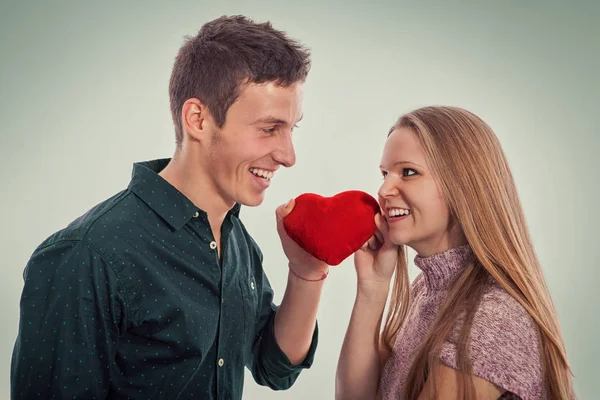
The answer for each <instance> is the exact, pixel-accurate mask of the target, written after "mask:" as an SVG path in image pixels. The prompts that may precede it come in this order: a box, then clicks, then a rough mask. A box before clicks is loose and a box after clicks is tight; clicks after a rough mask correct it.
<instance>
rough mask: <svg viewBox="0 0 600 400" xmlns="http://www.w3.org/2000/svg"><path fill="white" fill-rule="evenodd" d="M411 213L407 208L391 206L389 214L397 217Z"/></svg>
mask: <svg viewBox="0 0 600 400" xmlns="http://www.w3.org/2000/svg"><path fill="white" fill-rule="evenodd" d="M409 214H410V210H407V209H406V208H390V209H389V210H388V215H389V216H390V217H397V216H400V215H409Z"/></svg>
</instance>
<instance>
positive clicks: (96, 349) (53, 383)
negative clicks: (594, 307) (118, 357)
mask: <svg viewBox="0 0 600 400" xmlns="http://www.w3.org/2000/svg"><path fill="white" fill-rule="evenodd" d="M24 280H25V285H24V288H23V292H22V296H21V303H20V322H19V333H18V336H17V340H16V343H15V347H14V350H13V356H12V365H11V397H12V398H13V399H29V398H36V399H37V398H61V399H73V398H86V399H93V398H95V399H104V398H106V396H107V393H108V389H109V381H110V378H109V377H110V371H111V369H112V368H113V366H114V361H113V360H114V358H115V357H114V356H115V353H116V347H117V338H118V336H119V331H120V329H123V328H122V327H121V326H120V325H121V324H122V320H123V319H124V317H125V311H124V310H125V308H124V302H123V301H122V298H121V296H120V295H119V291H118V288H117V285H118V282H117V278H116V276H115V274H114V272H113V270H112V268H111V267H110V265H109V264H108V263H107V262H105V261H104V260H103V259H102V257H101V255H100V254H99V253H97V252H96V251H94V250H92V249H90V248H89V247H88V246H87V245H86V244H84V243H82V242H81V241H75V240H73V241H70V240H63V241H59V242H57V243H54V244H50V245H46V246H44V247H40V248H38V249H37V250H36V251H35V252H34V254H33V255H32V257H31V259H30V260H29V262H28V264H27V266H26V268H25V273H24Z"/></svg>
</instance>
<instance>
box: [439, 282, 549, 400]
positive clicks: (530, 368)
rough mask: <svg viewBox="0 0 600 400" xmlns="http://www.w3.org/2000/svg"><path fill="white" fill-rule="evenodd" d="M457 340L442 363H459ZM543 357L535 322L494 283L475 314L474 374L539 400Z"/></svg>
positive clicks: (472, 339) (471, 345)
mask: <svg viewBox="0 0 600 400" xmlns="http://www.w3.org/2000/svg"><path fill="white" fill-rule="evenodd" d="M456 333H457V332H455V334H456ZM456 338H457V337H456V336H454V340H451V341H450V342H449V343H446V344H445V345H444V348H443V350H442V361H443V362H444V363H446V364H448V365H449V366H451V367H453V368H456V367H457V364H458V363H457V361H458V360H457V358H458V355H457V343H456ZM541 354H542V351H541V347H540V340H539V330H538V328H537V324H536V322H535V321H534V319H533V318H532V317H531V316H530V315H529V313H528V312H527V310H526V309H525V307H523V305H521V303H519V302H518V301H517V300H516V299H515V298H514V297H513V296H511V295H510V294H509V293H508V292H507V291H506V290H505V289H504V288H503V287H502V286H500V285H499V284H498V283H495V282H490V284H489V285H487V286H486V288H485V291H484V293H483V296H482V298H481V300H480V303H479V305H478V307H477V310H476V311H475V316H474V319H473V324H472V326H471V332H470V336H469V358H470V360H471V365H472V367H473V373H474V375H477V376H479V377H481V378H484V379H486V380H488V381H490V382H493V383H494V384H496V385H497V386H499V387H501V388H504V389H505V390H509V391H511V392H513V393H516V394H517V395H519V396H520V397H521V398H523V399H539V398H541V397H542V387H543V367H542V365H543V362H542V359H541Z"/></svg>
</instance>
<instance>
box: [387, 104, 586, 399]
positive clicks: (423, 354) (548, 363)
mask: <svg viewBox="0 0 600 400" xmlns="http://www.w3.org/2000/svg"><path fill="white" fill-rule="evenodd" d="M400 127H406V128H410V129H411V130H412V131H414V133H415V134H416V135H417V136H418V138H419V141H420V143H421V145H422V146H423V149H424V151H425V154H426V157H427V160H428V162H429V166H430V168H431V169H432V170H433V171H434V173H435V174H436V177H437V179H438V184H439V185H440V188H441V190H442V191H443V194H444V195H445V198H446V201H447V203H448V207H449V209H450V215H451V217H452V219H453V221H454V222H455V223H458V224H459V225H460V227H461V228H462V231H463V232H464V234H465V236H466V238H467V241H468V243H469V244H470V246H471V248H472V249H473V253H474V255H475V260H474V261H473V262H471V263H469V264H468V265H467V266H466V268H465V269H464V272H462V273H461V275H460V276H459V277H458V278H457V279H456V281H454V282H453V284H452V285H451V287H450V289H449V292H448V296H447V299H446V301H445V303H444V304H443V305H442V307H441V309H440V312H439V314H438V318H437V319H436V322H434V324H433V326H432V328H431V329H430V331H429V333H428V335H427V336H426V338H425V340H424V341H423V343H422V345H421V346H420V347H419V348H418V349H417V350H416V355H415V358H414V362H413V364H412V366H411V368H410V371H409V374H408V377H407V380H406V385H405V393H404V397H403V398H405V399H407V400H416V399H417V398H418V397H419V394H420V392H421V391H422V390H423V387H424V385H425V382H426V380H427V378H428V376H433V374H431V373H430V371H433V370H434V369H435V368H437V367H438V366H439V356H440V350H441V348H442V345H443V343H444V341H445V339H446V338H447V337H448V335H449V334H450V332H452V330H453V328H454V326H455V323H456V321H457V320H458V319H459V317H461V315H464V319H463V321H464V323H463V325H462V329H461V333H460V335H459V343H458V345H457V351H458V368H459V369H460V370H461V371H463V372H465V374H461V375H462V376H463V378H462V380H461V381H460V382H459V390H460V393H461V398H467V399H474V398H475V394H474V388H473V386H472V381H471V379H470V378H469V376H470V374H471V372H472V370H471V363H470V361H469V354H468V346H467V343H468V338H469V333H470V330H471V326H472V322H473V317H474V314H475V311H476V309H477V304H478V302H479V300H480V299H481V297H482V293H483V287H484V283H485V282H486V279H487V277H488V276H489V275H491V276H492V277H493V278H494V279H495V280H496V281H497V282H498V283H499V284H500V285H501V286H502V287H503V288H504V289H505V290H506V291H507V292H508V293H509V294H510V295H511V296H513V297H514V298H515V299H516V300H517V301H518V302H519V303H521V305H522V306H523V307H524V308H525V309H526V310H527V312H528V313H529V314H530V315H531V317H532V318H533V319H534V320H535V322H536V323H537V326H538V328H539V337H540V344H541V354H542V365H543V369H544V377H545V384H546V393H547V394H548V396H549V398H550V399H573V398H574V397H575V395H574V391H573V384H572V379H571V370H570V367H569V363H568V360H567V354H566V351H565V346H564V343H563V338H562V335H561V331H560V327H559V323H558V318H557V315H556V311H555V309H554V305H553V303H552V300H551V298H550V294H549V292H548V288H547V287H546V284H545V282H544V278H543V275H542V271H541V269H540V265H539V262H538V260H537V257H536V255H535V251H534V249H533V245H532V242H531V238H530V236H529V232H528V229H527V224H526V222H525V217H524V215H523V210H522V208H521V203H520V201H519V197H518V195H517V190H516V187H515V183H514V180H513V177H512V174H511V172H510V169H509V167H508V164H507V161H506V158H505V156H504V153H503V151H502V148H501V146H500V143H499V141H498V139H497V137H496V135H495V134H494V132H493V131H492V129H491V128H490V127H489V126H488V125H487V124H486V123H485V122H484V121H482V120H481V119H480V118H478V117H477V116H476V115H474V114H472V113H470V112H468V111H466V110H463V109H461V108H456V107H424V108H420V109H417V110H415V111H412V112H410V113H408V114H406V115H403V116H402V117H401V118H400V119H399V120H398V122H397V123H396V124H395V125H394V127H393V128H392V130H391V131H390V133H391V132H392V131H393V130H394V129H396V128H400ZM399 254H400V258H399V262H398V265H397V268H396V273H395V277H394V283H393V289H392V297H391V300H390V304H389V308H388V313H387V316H386V320H385V324H384V327H383V330H382V333H381V342H382V343H383V345H384V346H385V347H386V348H387V350H388V351H391V349H392V347H393V342H394V340H395V337H396V334H397V333H398V330H399V328H400V326H401V325H402V323H403V321H404V319H405V317H406V315H407V312H408V309H409V307H410V302H411V299H410V285H409V281H408V267H407V260H406V256H405V255H406V252H405V251H404V249H401V251H400V252H399ZM488 274H489V275H488Z"/></svg>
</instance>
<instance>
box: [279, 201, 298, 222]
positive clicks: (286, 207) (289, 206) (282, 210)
mask: <svg viewBox="0 0 600 400" xmlns="http://www.w3.org/2000/svg"><path fill="white" fill-rule="evenodd" d="M295 204H296V202H295V200H294V199H290V200H289V201H288V202H287V203H285V204H282V205H280V206H279V207H277V209H276V210H275V216H276V217H277V219H280V220H282V219H284V218H285V217H287V216H288V214H289V213H291V212H292V210H293V209H294V205H295Z"/></svg>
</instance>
